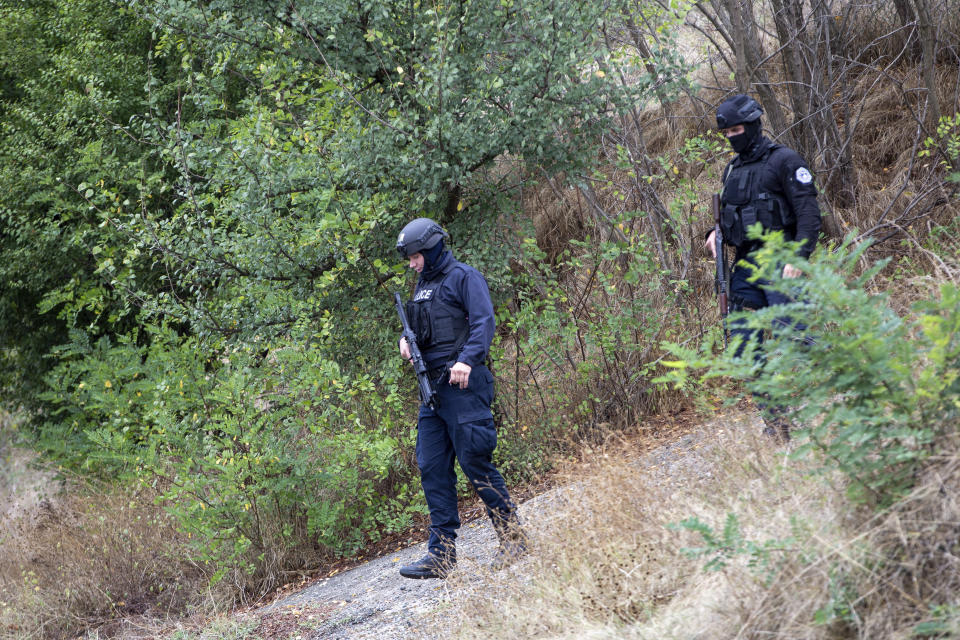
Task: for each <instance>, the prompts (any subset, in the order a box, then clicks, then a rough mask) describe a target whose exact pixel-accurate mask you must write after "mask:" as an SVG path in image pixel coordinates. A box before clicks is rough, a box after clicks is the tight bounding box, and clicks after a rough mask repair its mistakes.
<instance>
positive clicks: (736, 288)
mask: <svg viewBox="0 0 960 640" xmlns="http://www.w3.org/2000/svg"><path fill="white" fill-rule="evenodd" d="M747 260H748V261H750V258H747ZM752 275H753V270H752V269H750V268H749V267H741V266H737V267H734V269H733V273H732V274H731V275H730V298H731V301H732V302H733V305H734V308H736V309H738V310H739V309H763V308H765V307H772V306H774V305H778V304H787V303H790V302H793V301H794V300H793V299H792V298H790V296H787V295H784V294H783V293H781V292H779V291H774V290H772V289H769V288H767V286H766V285H768V284H769V281H768V280H764V279H762V278H761V279H759V280H757V281H756V282H749V281H748V278H750V276H752ZM745 324H746V322H745V321H742V320H741V321H739V322H731V323H730V337H731V338H733V337H734V336H740V337H741V338H743V342H742V343H741V344H740V346H739V347H737V353H736V356H737V357H738V358H739V357H740V355H741V354H742V353H743V350H744V347H745V345H746V343H747V341H749V340H756V341H757V342H758V343H760V342H763V331H762V330H760V329H748V328H747V327H746V326H744V325H745ZM771 328H772V329H774V330H775V331H776V330H783V329H792V330H793V331H796V332H797V333H798V337H799V336H802V335H803V334H804V332H805V331H806V328H807V327H806V325H804V324H802V323H796V324H795V323H794V322H793V321H792V320H791V319H790V318H789V317H788V316H783V317H781V318H777V319H776V320H774V326H773V327H771ZM804 339H805V340H806V339H808V338H804ZM756 357H757V358H760V357H762V356H761V355H760V354H759V353H758V354H757V356H756Z"/></svg>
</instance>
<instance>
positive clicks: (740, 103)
mask: <svg viewBox="0 0 960 640" xmlns="http://www.w3.org/2000/svg"><path fill="white" fill-rule="evenodd" d="M761 114H763V109H762V108H761V107H760V105H759V104H757V102H756V101H755V100H754V99H753V98H750V97H749V96H745V95H736V96H733V97H731V98H728V99H727V100H724V101H723V103H721V104H720V106H719V107H718V108H717V127H718V128H719V129H720V131H721V132H722V133H723V134H724V135H725V136H726V138H727V140H728V141H729V142H730V146H731V147H733V150H734V151H735V152H736V153H737V156H736V157H735V158H734V159H733V160H732V161H731V162H730V163H729V164H728V165H727V167H726V169H725V170H724V174H723V192H722V194H721V200H720V207H721V209H720V229H721V231H722V233H723V240H724V242H725V243H726V244H729V245H732V246H733V247H735V248H736V254H735V258H734V268H733V273H732V274H731V277H730V298H731V302H732V303H733V308H734V309H738V308H739V309H760V308H763V307H767V306H772V305H777V304H784V303H787V302H791V300H790V298H789V297H787V296H785V295H784V294H782V293H780V292H777V291H773V290H772V289H769V288H768V287H767V286H766V285H768V284H769V282H768V281H764V280H760V281H756V282H750V281H749V280H748V279H749V277H750V276H751V275H752V271H751V270H750V268H749V267H744V266H739V263H740V261H741V260H744V261H746V262H750V263H754V264H755V262H754V259H753V255H752V254H753V252H754V251H755V250H756V249H757V248H759V242H760V241H758V240H750V239H748V238H747V228H748V227H750V226H751V225H753V224H754V223H756V222H759V223H760V224H761V225H762V226H763V228H764V229H765V230H781V231H783V234H784V237H785V239H787V240H796V241H799V242H800V243H801V245H800V248H799V249H798V251H797V253H798V255H799V256H801V257H803V258H807V257H809V256H810V254H811V253H812V252H813V250H814V248H815V247H816V245H817V239H818V237H819V234H820V224H821V217H820V208H819V206H818V205H817V190H816V187H814V185H813V175H812V174H811V173H810V169H809V168H808V166H807V164H806V162H804V160H803V158H801V157H800V155H799V154H798V153H797V152H796V151H794V150H793V149H790V148H788V147H785V146H783V145H780V144H775V143H773V142H771V141H770V140H769V139H767V138H766V137H764V135H763V133H762V127H761V121H760V116H761ZM706 247H707V249H708V251H710V253H711V255H713V257H714V258H716V249H715V247H716V244H715V232H714V231H711V232H710V233H709V234H708V236H707V241H706ZM799 275H800V270H799V269H797V268H796V267H795V266H793V265H791V264H784V265H783V277H784V278H796V277H797V276H799ZM786 321H787V322H789V320H788V319H787V320H786ZM795 328H796V329H797V330H801V331H802V330H803V327H795ZM730 333H731V334H733V335H739V336H741V337H742V338H743V341H744V343H745V342H746V341H747V340H749V339H754V340H758V341H759V340H762V339H763V333H762V332H761V331H759V330H750V329H747V328H746V327H743V326H737V325H736V323H734V325H733V326H732V328H731V330H730ZM742 349H743V344H741V347H740V350H738V353H737V355H740V352H741V351H742ZM758 404H760V408H761V414H762V415H763V417H764V420H765V422H766V423H767V428H766V429H765V433H767V434H769V435H773V436H775V437H779V438H781V439H787V438H789V427H788V424H787V423H786V421H784V420H782V419H781V418H780V417H779V415H778V414H779V413H781V411H780V410H778V409H777V408H775V407H765V406H764V405H763V402H762V399H761V401H760V402H759V403H758Z"/></svg>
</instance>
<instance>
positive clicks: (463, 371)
mask: <svg viewBox="0 0 960 640" xmlns="http://www.w3.org/2000/svg"><path fill="white" fill-rule="evenodd" d="M472 370H473V367H471V366H470V365H468V364H465V363H463V362H458V363H457V364H455V365H453V366H452V367H450V384H456V385H460V388H461V389H466V388H467V384H468V382H469V380H470V371H472Z"/></svg>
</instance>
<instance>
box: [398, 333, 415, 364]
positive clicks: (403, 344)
mask: <svg viewBox="0 0 960 640" xmlns="http://www.w3.org/2000/svg"><path fill="white" fill-rule="evenodd" d="M400 357H401V358H403V359H404V360H410V359H411V358H413V355H412V354H411V353H410V345H409V344H407V339H406V338H400Z"/></svg>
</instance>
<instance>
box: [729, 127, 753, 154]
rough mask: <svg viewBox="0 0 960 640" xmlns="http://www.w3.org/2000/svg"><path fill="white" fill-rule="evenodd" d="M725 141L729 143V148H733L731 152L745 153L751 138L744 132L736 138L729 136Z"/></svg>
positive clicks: (751, 140)
mask: <svg viewBox="0 0 960 640" xmlns="http://www.w3.org/2000/svg"><path fill="white" fill-rule="evenodd" d="M727 140H728V141H729V142H730V146H731V147H733V150H734V151H736V152H737V153H743V152H744V151H746V150H747V149H748V148H749V147H750V143H751V142H753V139H752V137H751V136H750V134H749V133H747V132H746V131H744V132H743V133H741V134H739V135H736V136H730V137H729V138H727Z"/></svg>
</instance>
